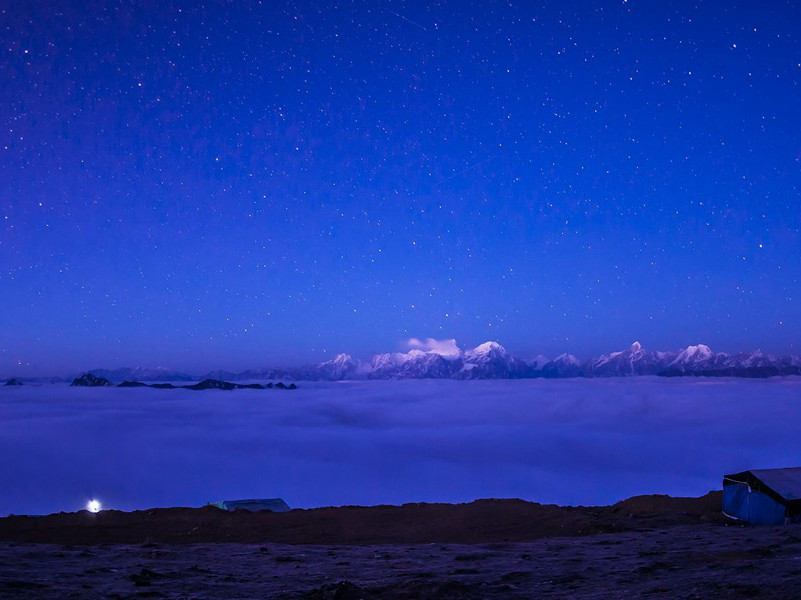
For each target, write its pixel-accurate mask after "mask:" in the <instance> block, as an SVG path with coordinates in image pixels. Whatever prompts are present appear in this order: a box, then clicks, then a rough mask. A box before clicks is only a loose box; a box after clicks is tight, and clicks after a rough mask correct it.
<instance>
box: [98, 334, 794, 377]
mask: <svg viewBox="0 0 801 600" xmlns="http://www.w3.org/2000/svg"><path fill="white" fill-rule="evenodd" d="M453 348H455V350H451V349H449V350H448V351H444V350H442V349H434V350H421V349H413V350H410V351H408V352H392V353H386V354H376V355H375V356H373V357H372V358H370V359H367V360H359V359H356V358H353V357H352V356H351V355H349V354H337V355H336V356H335V357H334V358H332V359H331V360H328V361H325V362H322V363H318V364H311V365H305V366H299V367H293V368H276V369H251V370H248V371H242V372H231V371H214V372H211V373H206V374H203V375H199V376H196V377H193V376H191V375H187V374H185V373H175V372H171V371H166V370H164V369H153V370H146V369H115V370H105V369H96V370H93V371H92V373H94V374H95V375H98V376H102V377H105V378H107V379H110V380H112V381H117V380H139V381H143V380H144V381H156V380H159V381H175V380H181V381H184V380H191V379H203V378H214V379H221V380H226V381H242V380H249V379H250V380H264V379H294V380H328V381H338V380H346V379H523V378H536V377H546V378H563V377H621V376H633V375H663V376H688V375H697V376H730V377H770V376H774V375H801V357H799V356H779V355H773V354H765V353H762V352H760V351H755V352H744V353H740V354H726V353H724V352H713V351H712V350H711V349H710V348H709V346H704V345H703V344H699V345H696V346H688V347H687V348H684V349H682V350H677V351H672V352H654V351H649V350H646V349H645V348H643V347H642V346H641V345H640V344H639V342H634V343H633V344H632V345H631V346H630V347H629V348H627V349H625V350H622V351H619V352H612V353H610V354H603V355H601V356H598V357H596V358H591V359H589V360H587V361H584V362H582V361H580V360H579V359H578V358H576V357H575V356H573V355H572V354H561V355H559V356H557V357H555V358H552V359H548V358H546V357H543V356H538V357H536V358H534V359H531V360H523V359H520V358H517V357H515V356H512V355H511V354H510V353H509V351H508V350H506V348H504V347H503V346H501V345H500V344H499V343H497V342H485V343H483V344H481V345H479V346H476V347H475V348H472V349H470V350H460V349H458V348H456V346H455V344H454V345H453Z"/></svg>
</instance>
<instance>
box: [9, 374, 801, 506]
mask: <svg viewBox="0 0 801 600" xmlns="http://www.w3.org/2000/svg"><path fill="white" fill-rule="evenodd" d="M799 423H801V378H797V377H795V378H794V377H791V378H772V379H768V380H744V379H704V378H701V379H695V378H676V379H662V378H657V377H634V378H608V379H563V380H545V379H535V380H504V381H449V380H423V381H396V382H395V381H360V382H325V383H317V382H315V383H303V382H301V383H300V384H299V389H297V390H295V391H280V390H236V391H230V392H228V391H220V390H208V391H200V392H197V391H191V390H157V389H137V388H128V389H118V388H74V387H67V386H63V385H43V386H30V385H29V386H21V387H5V388H3V387H0V457H2V458H1V459H0V490H2V493H0V515H5V514H8V513H15V514H43V513H50V512H56V511H61V510H65V511H71V510H77V509H80V508H83V507H84V506H85V504H86V502H87V500H89V499H90V498H98V499H100V500H101V501H102V502H103V505H104V507H106V508H118V509H124V510H131V509H141V508H148V507H154V506H178V505H180V506H199V505H202V504H204V503H206V502H209V501H216V500H221V499H237V498H259V497H282V498H284V499H285V500H286V501H287V502H288V503H289V504H290V505H291V506H293V507H314V506H326V505H343V504H380V503H388V504H399V503H404V502H422V501H425V502H433V501H443V502H460V501H469V500H473V499H475V498H488V497H496V498H500V497H503V498H508V497H518V498H524V499H527V500H534V501H538V502H545V503H559V504H584V505H588V504H608V503H613V502H615V501H617V500H620V499H623V498H626V497H629V496H632V495H636V494H645V493H664V494H671V495H700V494H703V493H705V492H707V491H708V490H710V489H719V488H720V486H721V477H722V475H723V474H724V473H728V472H736V471H739V470H744V469H748V468H769V467H782V466H801V435H799V432H798V431H799V430H798V424H799Z"/></svg>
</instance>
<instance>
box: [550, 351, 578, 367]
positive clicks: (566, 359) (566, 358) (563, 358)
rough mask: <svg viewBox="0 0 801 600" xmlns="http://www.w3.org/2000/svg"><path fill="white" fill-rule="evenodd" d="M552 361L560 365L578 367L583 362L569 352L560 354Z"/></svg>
mask: <svg viewBox="0 0 801 600" xmlns="http://www.w3.org/2000/svg"><path fill="white" fill-rule="evenodd" d="M552 362H554V363H556V364H559V365H572V366H576V367H577V366H579V365H580V364H581V361H580V360H579V359H578V358H576V357H575V356H573V355H572V354H568V353H567V352H564V353H562V354H560V355H559V356H557V357H556V358H554V359H553V361H552Z"/></svg>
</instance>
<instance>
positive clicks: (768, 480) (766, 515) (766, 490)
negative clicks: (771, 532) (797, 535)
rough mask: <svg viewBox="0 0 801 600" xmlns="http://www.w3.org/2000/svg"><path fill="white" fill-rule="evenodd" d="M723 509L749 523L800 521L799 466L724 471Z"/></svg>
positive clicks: (800, 491)
mask: <svg viewBox="0 0 801 600" xmlns="http://www.w3.org/2000/svg"><path fill="white" fill-rule="evenodd" d="M723 513H724V514H725V515H726V516H729V517H733V518H735V519H739V520H741V521H746V522H748V523H751V524H753V525H784V524H785V523H788V522H801V467H790V468H785V469H751V470H750V471H743V472H742V473H735V474H733V475H724V477H723Z"/></svg>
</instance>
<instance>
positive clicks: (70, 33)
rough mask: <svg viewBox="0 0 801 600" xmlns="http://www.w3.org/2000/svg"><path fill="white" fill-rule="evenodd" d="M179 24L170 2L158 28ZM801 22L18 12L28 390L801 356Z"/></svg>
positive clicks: (699, 12) (6, 13)
mask: <svg viewBox="0 0 801 600" xmlns="http://www.w3.org/2000/svg"><path fill="white" fill-rule="evenodd" d="M157 5H158V8H154V7H156V6H157ZM799 23H801V7H799V5H798V4H797V3H794V2H779V1H777V2H728V1H727V2H722V1H721V2H713V1H707V2H645V1H641V0H629V1H627V2H626V1H623V0H617V1H610V2H594V3H591V2H585V1H575V2H571V1H559V2H556V1H551V2H544V3H542V2H478V1H471V0H467V1H465V0H460V1H459V2H455V1H450V2H411V1H406V2H401V1H381V2H378V1H365V2H339V3H327V2H314V3H312V2H300V1H298V2H281V1H276V2H264V3H257V2H206V3H198V2H186V3H183V4H181V3H173V2H163V3H151V2H134V3H124V4H123V3H113V2H88V3H87V2H63V3H51V2H41V3H33V2H20V3H6V4H5V5H4V7H3V8H2V9H0V25H1V27H0V40H2V46H1V47H0V50H1V51H2V60H0V81H1V82H2V85H0V124H2V130H1V131H2V140H1V141H0V373H8V374H10V373H11V372H14V373H20V374H25V373H57V372H61V371H64V370H68V369H79V368H90V367H98V366H109V367H111V366H121V365H145V366H156V365H162V366H168V367H173V368H184V369H194V370H197V369H203V368H212V367H225V368H237V367H241V368H245V367H253V366H264V365H268V364H284V363H293V362H298V361H305V360H318V359H320V360H322V359H325V358H327V357H330V355H331V354H332V353H333V352H335V351H341V350H344V351H348V352H351V353H353V354H356V355H364V354H369V353H371V352H377V351H388V350H395V349H398V348H400V347H402V341H403V340H404V339H406V338H409V337H412V336H416V337H425V336H431V337H436V338H450V337H455V338H456V339H457V340H458V341H459V342H460V344H461V345H462V346H470V345H475V344H477V343H480V342H483V341H485V340H487V339H495V340H498V341H500V342H501V343H503V344H504V345H506V346H507V347H508V348H509V349H510V350H512V351H513V352H514V353H516V354H518V355H520V356H522V357H526V356H530V355H534V354H537V353H545V354H550V355H553V354H555V353H558V352H562V351H565V350H569V351H572V352H573V353H576V354H578V355H579V356H587V355H590V354H596V353H599V352H602V351H608V350H612V349H617V348H620V347H622V346H625V345H628V344H629V343H630V342H631V341H633V340H635V339H638V340H639V341H641V342H642V343H643V345H645V346H646V347H650V348H653V349H657V348H659V349H672V348H675V347H677V346H682V345H687V344H690V343H696V342H705V343H708V344H710V345H712V346H713V347H714V348H715V349H719V350H728V351H738V350H744V349H749V348H757V347H759V348H762V349H763V350H766V351H773V352H796V351H798V344H799V342H798V340H797V332H798V331H799V330H801V302H799V301H800V300H801V297H799V296H801V292H800V289H799V279H800V278H801V232H800V228H801V109H799V107H801V33H800V31H799V26H798V25H799Z"/></svg>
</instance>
